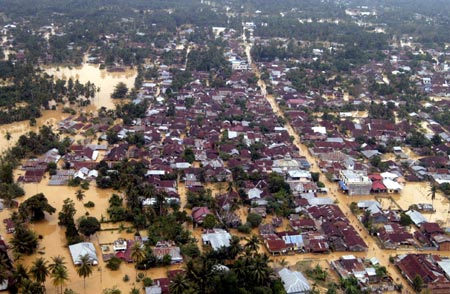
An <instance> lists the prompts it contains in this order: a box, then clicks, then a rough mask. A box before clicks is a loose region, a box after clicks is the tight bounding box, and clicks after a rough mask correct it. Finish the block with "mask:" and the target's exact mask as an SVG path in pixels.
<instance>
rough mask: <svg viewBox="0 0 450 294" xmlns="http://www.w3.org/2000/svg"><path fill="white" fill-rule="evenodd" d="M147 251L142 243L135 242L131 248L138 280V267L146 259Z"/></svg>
mask: <svg viewBox="0 0 450 294" xmlns="http://www.w3.org/2000/svg"><path fill="white" fill-rule="evenodd" d="M146 257H147V256H146V254H145V250H144V248H143V245H142V244H141V243H140V242H135V243H134V244H133V246H132V247H131V259H132V260H133V262H134V263H135V269H136V278H137V265H138V264H139V263H141V262H143V261H144V260H145V258H146Z"/></svg>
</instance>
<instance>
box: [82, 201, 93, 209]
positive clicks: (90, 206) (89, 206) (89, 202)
mask: <svg viewBox="0 0 450 294" xmlns="http://www.w3.org/2000/svg"><path fill="white" fill-rule="evenodd" d="M94 206H95V203H94V202H92V201H88V202H86V203H85V204H84V207H87V208H92V207H94Z"/></svg>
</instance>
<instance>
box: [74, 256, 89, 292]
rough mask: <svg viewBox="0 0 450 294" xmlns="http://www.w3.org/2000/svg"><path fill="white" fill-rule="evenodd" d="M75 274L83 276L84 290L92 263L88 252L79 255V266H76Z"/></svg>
mask: <svg viewBox="0 0 450 294" xmlns="http://www.w3.org/2000/svg"><path fill="white" fill-rule="evenodd" d="M77 274H78V275H79V276H80V277H82V278H83V283H84V291H85V292H86V278H87V277H89V276H90V275H92V264H91V259H90V258H89V255H88V254H85V255H82V256H81V257H80V266H79V267H78V268H77Z"/></svg>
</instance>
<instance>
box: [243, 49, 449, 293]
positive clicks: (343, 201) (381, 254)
mask: <svg viewBox="0 0 450 294" xmlns="http://www.w3.org/2000/svg"><path fill="white" fill-rule="evenodd" d="M250 51H251V43H250V42H246V43H245V52H246V54H247V58H248V60H249V61H250V64H251V67H252V70H253V72H254V73H255V74H256V76H257V77H258V78H259V77H260V72H259V70H258V68H257V66H256V64H254V63H253V62H251V54H250ZM258 86H259V87H260V89H261V94H262V95H264V96H265V97H266V99H267V101H268V102H269V104H270V106H271V107H272V109H273V111H274V113H275V114H276V115H278V116H281V117H283V118H285V116H284V114H283V111H282V110H281V108H280V106H279V105H278V103H277V101H276V99H275V97H274V96H273V95H269V94H268V93H267V90H266V83H265V82H264V81H263V80H261V79H259V80H258ZM285 121H286V124H285V125H284V127H285V128H286V130H287V131H288V133H289V135H290V136H292V137H293V138H294V141H293V143H294V144H295V145H296V146H297V147H298V148H299V152H300V155H301V156H304V157H305V158H306V159H307V160H308V162H310V163H311V171H312V172H319V173H320V174H321V177H320V179H321V181H322V182H324V183H325V185H326V187H327V188H328V190H329V193H328V195H327V197H331V198H332V199H334V200H335V202H336V203H337V204H338V205H339V208H340V209H341V210H342V212H343V213H344V214H345V215H346V216H347V218H348V220H349V222H350V223H351V225H352V226H353V227H354V228H355V229H356V230H357V231H358V233H359V234H360V236H361V237H362V238H363V240H364V241H365V242H366V244H367V246H368V251H367V252H363V253H351V252H333V253H331V254H330V255H329V256H326V257H323V256H320V257H319V256H318V255H316V254H301V255H294V256H287V257H284V258H285V260H286V261H287V262H288V263H289V265H291V266H292V265H295V264H296V263H297V262H298V261H301V260H310V261H311V262H312V261H313V260H316V259H318V260H319V264H320V263H321V262H320V260H321V259H325V260H326V262H327V263H328V264H329V262H330V261H332V260H336V259H338V258H340V257H342V256H344V255H350V254H352V255H354V256H357V257H361V258H372V257H376V258H377V259H378V260H379V262H380V264H381V265H383V266H386V268H387V270H388V272H389V275H390V276H391V277H392V278H393V280H394V281H395V283H402V284H403V289H405V290H409V291H411V292H413V290H412V288H411V286H410V285H409V283H407V281H406V280H405V279H404V278H403V277H402V276H401V273H400V272H399V271H398V270H397V268H395V267H394V266H393V265H392V264H390V262H389V257H390V256H395V255H397V254H401V253H403V252H397V251H395V250H383V249H381V248H380V247H379V246H378V244H377V243H376V241H375V239H374V238H373V237H372V236H370V235H369V233H368V231H367V230H366V229H365V228H364V226H363V225H362V224H361V222H360V221H359V220H358V219H357V217H356V216H355V215H354V214H353V213H352V212H351V211H350V207H349V204H350V203H351V202H353V201H354V202H358V201H360V200H367V198H368V197H367V196H365V197H358V196H351V199H350V196H348V195H345V194H344V193H342V192H341V191H340V190H339V188H338V185H337V184H336V183H333V182H330V181H328V180H327V179H326V177H325V176H324V175H323V174H322V172H321V171H320V169H319V167H318V165H317V162H316V158H314V157H313V156H311V154H310V153H309V152H308V149H307V147H306V146H305V145H304V144H302V143H301V140H300V136H299V135H298V133H297V132H296V131H295V130H294V128H293V127H292V126H291V124H290V123H289V121H288V120H285ZM369 198H371V199H374V197H373V196H370V197H369ZM408 252H409V253H425V252H424V251H420V252H419V251H417V250H408ZM404 253H406V252H404ZM431 253H436V252H431ZM448 255H449V256H450V253H449V254H448ZM322 262H323V260H322Z"/></svg>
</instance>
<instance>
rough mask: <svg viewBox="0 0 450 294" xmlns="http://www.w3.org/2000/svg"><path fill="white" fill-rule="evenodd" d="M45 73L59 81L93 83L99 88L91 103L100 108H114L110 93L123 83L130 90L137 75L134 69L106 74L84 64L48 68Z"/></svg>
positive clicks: (91, 65)
mask: <svg viewBox="0 0 450 294" xmlns="http://www.w3.org/2000/svg"><path fill="white" fill-rule="evenodd" d="M46 72H47V73H48V74H49V75H54V76H55V77H58V78H60V79H66V80H68V79H69V78H72V79H73V80H76V79H78V80H79V81H80V83H83V84H84V83H87V82H88V81H90V82H92V83H94V84H95V85H96V86H97V87H100V91H99V92H97V94H96V96H95V98H94V99H93V100H92V103H93V104H94V105H95V106H97V107H101V106H104V107H106V108H114V107H115V102H116V101H114V100H113V99H111V93H112V92H113V91H114V87H115V86H116V85H117V84H118V83H119V82H123V83H125V84H126V85H127V86H128V89H131V88H132V87H133V86H134V79H135V77H136V75H137V71H136V70H135V69H128V70H126V71H124V72H108V71H106V70H100V69H99V65H95V64H88V63H84V64H83V65H82V66H80V67H59V68H55V67H52V68H48V69H46Z"/></svg>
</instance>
